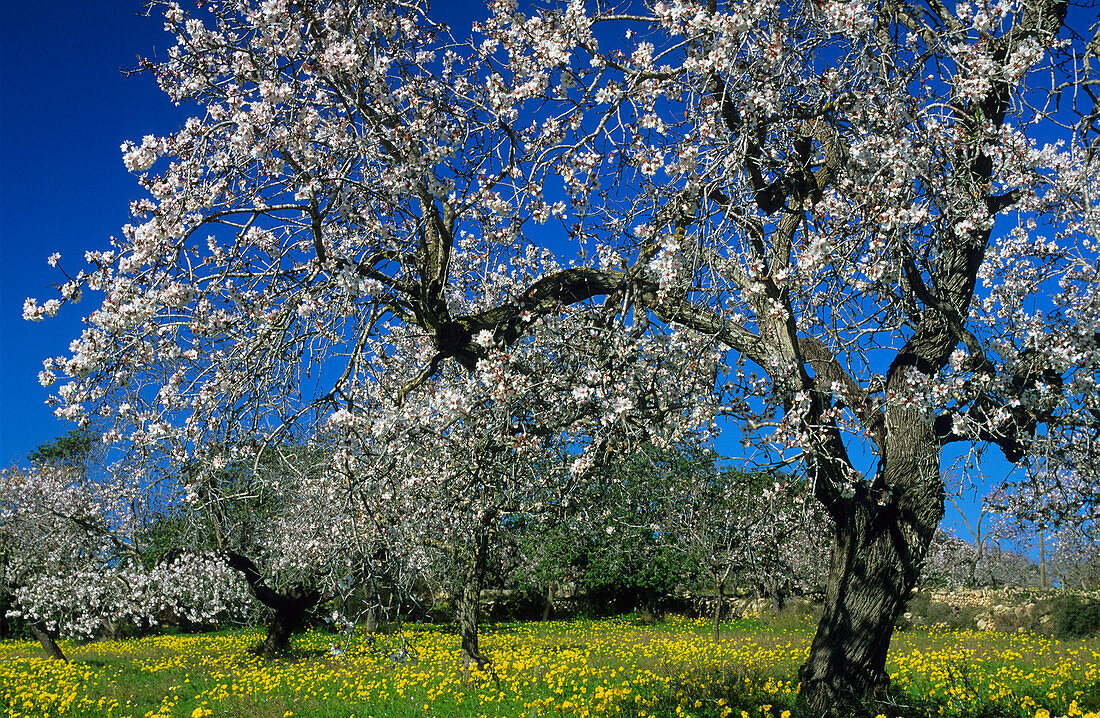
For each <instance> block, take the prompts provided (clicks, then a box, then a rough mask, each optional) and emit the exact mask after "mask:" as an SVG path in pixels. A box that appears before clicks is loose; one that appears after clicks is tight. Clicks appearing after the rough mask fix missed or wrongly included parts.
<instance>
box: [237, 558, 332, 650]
mask: <svg viewBox="0 0 1100 718" xmlns="http://www.w3.org/2000/svg"><path fill="white" fill-rule="evenodd" d="M226 558H227V563H228V564H229V566H230V567H231V568H233V569H236V570H237V571H240V572H241V574H242V575H243V576H244V579H245V580H246V581H247V582H248V586H249V588H250V589H252V593H253V595H254V596H256V600H258V601H259V602H260V603H262V604H263V605H265V606H267V607H268V608H270V609H271V611H272V617H271V620H270V622H268V625H267V636H266V637H265V638H264V642H263V644H262V645H261V647H260V654H261V655H262V656H264V657H265V658H275V657H278V656H283V655H286V654H287V653H288V652H289V650H290V638H291V636H293V635H294V634H296V633H298V632H300V631H301V630H302V629H303V628H304V627H305V623H306V619H307V618H308V617H309V612H310V611H312V610H313V609H314V608H316V607H317V605H318V604H320V603H321V602H322V595H321V592H320V591H318V590H316V589H314V588H310V587H308V586H306V585H305V584H303V583H296V584H293V585H291V586H289V587H288V588H287V589H286V590H284V591H282V592H280V591H276V590H275V589H273V588H271V587H270V586H268V585H267V581H266V579H265V578H264V577H263V576H262V575H261V574H260V571H259V569H258V568H257V566H256V564H255V563H254V562H253V561H252V559H250V558H248V557H247V556H242V555H240V554H236V553H230V554H228V555H227V557H226Z"/></svg>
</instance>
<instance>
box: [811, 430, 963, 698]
mask: <svg viewBox="0 0 1100 718" xmlns="http://www.w3.org/2000/svg"><path fill="white" fill-rule="evenodd" d="M891 413H894V414H896V415H894V416H888V418H887V423H888V430H890V429H893V431H890V440H889V441H888V444H887V450H886V451H885V452H884V453H885V456H884V461H883V466H882V470H883V474H882V476H880V477H878V479H879V480H876V482H875V484H874V487H881V486H883V485H885V486H887V487H891V489H892V495H891V496H890V497H889V498H885V499H884V497H883V496H882V494H881V493H878V492H877V491H876V490H875V489H872V490H871V491H867V490H859V491H857V493H856V495H855V496H854V497H852V498H850V499H844V500H842V501H839V502H837V503H836V504H834V505H833V506H832V507H830V510H831V513H832V514H833V518H834V519H835V521H836V527H835V531H834V535H833V542H832V555H831V558H830V565H829V578H828V583H827V586H826V591H825V606H824V613H823V615H822V617H821V622H820V623H819V624H818V628H817V633H816V635H815V636H814V640H813V643H812V644H811V647H810V655H809V657H808V658H807V659H806V662H805V663H804V664H803V665H802V667H801V668H800V670H799V678H800V679H801V681H802V688H801V693H802V695H803V696H804V697H805V699H806V700H807V701H808V702H809V703H810V705H811V706H812V708H813V710H814V713H815V714H817V715H824V714H827V713H832V714H834V715H850V714H858V713H859V712H860V710H859V709H860V706H861V705H862V704H865V703H866V702H867V700H868V699H870V698H872V697H874V696H876V695H878V694H880V693H881V692H882V691H883V690H884V689H885V688H886V687H887V686H888V685H889V676H888V675H887V673H886V652H887V649H889V647H890V638H891V636H892V634H893V632H894V623H895V621H896V620H897V618H898V616H900V615H901V613H902V612H903V611H904V610H905V603H906V601H907V600H908V598H909V596H910V594H911V592H912V590H913V587H914V586H915V585H916V582H917V578H918V576H919V574H920V565H921V562H922V561H923V559H924V555H925V552H926V551H927V549H928V546H929V544H930V543H931V541H932V536H933V534H934V532H935V530H936V527H937V526H938V525H939V523H940V520H941V519H942V518H943V515H944V493H943V485H942V483H941V481H940V477H939V445H938V443H937V442H936V441H935V439H934V437H932V436H931V433H930V427H929V426H928V424H927V422H925V421H923V420H922V417H920V416H919V414H917V412H916V410H910V411H905V410H900V411H897V412H891ZM891 420H893V421H891ZM891 423H893V424H894V426H893V427H890V426H889V425H890V424H891ZM880 502H881V505H880Z"/></svg>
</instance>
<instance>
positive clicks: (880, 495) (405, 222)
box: [24, 0, 1100, 709]
mask: <svg viewBox="0 0 1100 718" xmlns="http://www.w3.org/2000/svg"><path fill="white" fill-rule="evenodd" d="M160 7H161V8H162V9H163V11H164V17H165V24H166V28H167V29H168V31H169V32H171V33H172V34H173V35H174V36H175V41H176V44H175V46H174V47H173V48H172V50H171V51H170V52H169V53H168V55H167V57H166V58H165V59H164V60H163V61H152V60H149V61H145V63H144V67H145V68H146V69H148V71H149V72H151V73H153V74H154V75H155V77H156V78H157V80H158V82H159V83H160V84H161V86H162V87H163V88H164V90H165V92H166V93H167V94H168V96H169V98H170V99H171V100H172V101H174V102H177V103H183V104H186V105H187V106H189V107H192V108H194V113H195V114H194V116H193V117H192V118H191V119H189V120H188V121H187V122H186V123H184V125H183V127H182V128H181V129H180V130H179V131H178V132H176V133H173V134H171V135H168V136H165V137H155V136H152V135H150V136H146V137H145V138H143V139H142V140H141V142H140V143H138V142H132V143H127V144H126V145H124V147H123V153H124V156H123V159H124V162H125V163H126V165H127V167H128V168H129V169H130V170H131V171H132V172H133V173H134V174H135V176H136V177H137V178H138V181H139V182H140V184H141V186H142V187H143V188H144V189H145V190H146V191H147V192H148V197H143V198H142V199H139V200H137V201H135V202H134V203H133V204H132V206H131V210H132V213H133V216H134V222H133V224H130V225H127V226H126V227H124V228H123V231H122V234H121V235H120V236H119V237H117V238H114V239H113V240H112V246H111V248H110V249H109V250H105V251H92V252H89V253H88V255H87V258H88V268H87V269H86V270H84V271H82V272H80V273H79V274H78V275H76V276H74V277H72V278H71V279H70V280H69V281H67V282H65V283H64V284H63V285H62V286H61V288H60V289H61V298H60V299H50V300H48V301H46V302H43V303H41V304H39V303H38V302H36V301H35V300H28V301H27V303H26V304H25V306H24V315H25V316H27V317H28V318H29V319H40V318H43V317H44V316H48V315H51V314H54V313H56V311H58V309H59V308H60V306H61V304H62V303H65V302H72V301H76V300H77V299H79V297H80V296H81V295H82V293H83V291H84V290H93V291H96V292H101V293H102V295H103V302H102V304H101V305H100V306H99V307H98V308H97V309H95V310H94V311H92V313H91V314H90V315H89V316H88V327H87V329H86V330H85V331H84V334H83V335H82V336H81V337H80V338H79V339H78V340H77V341H76V342H75V343H74V344H73V350H72V354H71V355H70V356H67V357H56V358H53V359H49V360H47V361H46V365H45V367H44V371H43V373H42V375H41V377H40V378H41V380H42V381H43V383H45V384H52V383H54V382H55V381H57V380H61V381H62V384H61V386H60V387H59V389H58V394H57V402H58V413H59V414H60V415H61V416H63V417H66V418H70V419H74V420H77V421H89V420H91V418H92V417H98V419H99V420H107V421H108V422H109V423H110V424H111V427H110V428H109V429H108V430H107V431H106V432H105V437H106V438H107V439H108V440H109V441H119V442H123V443H124V444H125V445H127V446H129V447H132V455H134V456H137V455H145V452H150V451H152V452H156V453H157V454H158V455H161V456H165V457H168V458H169V460H171V461H174V462H176V464H178V465H182V464H183V463H185V462H188V461H193V460H194V458H195V457H196V456H201V457H203V465H204V466H210V467H212V468H213V469H216V468H218V466H219V464H221V465H223V466H224V465H225V464H227V463H229V462H234V461H240V460H245V461H247V460H250V459H251V460H253V461H254V462H255V461H256V457H258V456H260V455H262V447H263V446H265V445H267V446H271V445H274V444H277V443H280V442H286V441H291V440H293V441H303V442H308V441H312V440H314V439H315V438H318V437H321V436H324V437H326V438H325V439H324V441H326V442H329V443H330V445H332V446H339V447H340V449H339V450H336V451H334V452H333V453H332V456H333V460H332V466H333V471H332V473H330V474H328V475H326V476H327V478H326V479H325V480H328V481H344V482H348V484H349V485H376V486H377V485H382V484H387V485H389V486H391V487H393V489H396V490H397V491H396V493H394V494H393V495H395V496H396V495H403V496H412V495H420V496H431V497H434V499H433V500H432V501H430V502H428V501H426V502H424V503H423V504H422V505H423V506H424V507H425V512H424V515H435V516H438V517H442V518H443V519H444V521H443V523H444V524H446V525H450V526H458V523H457V518H456V517H459V516H462V517H465V520H467V521H472V522H473V523H472V524H467V526H474V525H477V524H478V522H481V523H482V524H484V521H485V519H486V516H487V515H488V514H487V513H486V510H490V509H489V507H491V506H493V505H495V504H494V503H493V502H494V501H496V498H497V497H499V496H501V495H509V496H513V497H516V498H517V500H537V497H535V493H536V491H535V489H536V487H537V486H538V484H539V481H538V480H537V477H534V476H532V475H531V474H530V473H529V472H525V471H524V470H523V469H522V468H521V467H524V466H531V465H534V464H535V463H537V459H536V457H538V456H541V455H552V456H563V455H571V456H573V457H574V458H573V460H572V466H571V471H568V472H562V473H560V474H556V475H555V476H554V479H555V481H559V482H560V483H559V484H558V486H557V487H555V490H557V489H558V488H563V489H565V490H568V488H569V486H570V485H571V482H574V483H575V482H577V481H583V480H584V478H585V477H586V476H587V475H588V474H589V472H590V471H591V469H592V467H593V466H596V465H598V464H600V463H601V462H606V461H608V460H611V457H613V456H614V452H615V451H616V447H620V446H631V445H634V444H636V443H637V442H639V441H641V440H645V441H649V442H652V443H653V444H654V445H658V446H660V445H668V444H669V443H670V442H674V441H676V440H678V439H679V438H681V437H683V436H684V435H685V433H686V432H690V431H693V430H702V431H705V432H710V433H712V434H713V433H716V432H718V431H720V430H721V431H736V432H737V433H738V435H739V438H743V439H744V441H745V442H746V444H747V445H748V446H750V447H752V448H753V449H754V450H755V451H756V452H757V453H756V455H757V457H758V458H760V457H762V460H765V461H768V462H771V463H774V464H784V465H788V466H797V469H798V471H799V472H800V475H801V476H803V477H804V479H805V480H806V482H807V483H808V486H809V487H810V489H811V490H812V492H813V494H814V496H816V498H817V499H818V500H819V501H820V503H821V504H822V506H823V507H824V509H825V510H826V511H827V512H828V513H829V514H830V516H831V518H832V520H833V522H834V525H835V527H836V528H835V531H834V539H833V544H832V549H831V550H832V559H831V562H830V574H829V579H828V588H827V591H826V607H825V613H824V616H823V618H822V623H821V625H820V628H819V632H818V634H817V636H816V638H815V640H814V644H813V647H812V649H811V654H810V657H809V659H808V660H807V662H806V664H805V665H804V666H803V669H802V674H801V679H802V686H803V691H804V693H805V695H806V696H807V698H808V700H810V701H811V702H812V703H813V704H814V705H815V706H816V707H818V708H822V709H824V708H826V707H829V706H832V705H835V704H838V703H839V704H843V703H845V702H847V701H851V700H859V699H860V698H862V697H864V696H866V695H868V694H870V693H871V692H873V691H875V690H879V689H881V688H882V687H883V686H885V684H886V683H887V682H888V677H887V675H886V673H885V670H884V665H885V655H886V647H887V646H888V643H889V636H890V632H891V630H892V626H893V624H894V620H895V619H896V617H897V616H898V615H899V614H900V612H901V611H902V610H903V608H904V601H905V598H906V597H907V596H908V593H909V591H910V590H911V588H912V587H913V585H914V584H915V582H916V581H917V577H918V575H919V570H920V565H921V561H922V559H923V557H924V555H925V553H926V551H927V549H928V546H929V544H930V542H931V541H932V539H933V536H934V534H935V530H936V527H937V525H938V524H939V522H940V520H941V518H942V517H943V513H944V509H943V501H944V487H943V480H942V478H941V475H940V465H939V464H940V457H941V452H942V450H943V448H944V447H945V446H946V445H947V444H950V443H956V442H969V443H971V444H983V443H989V444H992V445H995V446H997V447H998V448H999V450H1000V451H1002V452H1003V454H1004V456H1005V457H1006V458H1007V459H1008V460H1009V461H1012V462H1017V461H1026V460H1028V457H1029V456H1034V455H1039V454H1043V453H1044V452H1047V453H1049V451H1050V450H1051V449H1050V448H1049V447H1057V450H1058V451H1059V452H1061V453H1060V454H1059V455H1060V456H1061V457H1063V459H1064V464H1065V465H1066V467H1067V468H1066V470H1065V471H1064V472H1062V474H1059V475H1057V476H1055V479H1058V477H1059V476H1061V477H1062V479H1063V480H1064V483H1065V484H1066V486H1067V487H1068V486H1072V485H1073V484H1074V482H1077V483H1078V484H1079V485H1084V486H1086V487H1088V486H1095V483H1096V482H1095V471H1096V468H1095V467H1096V466H1097V465H1098V463H1097V462H1096V461H1095V450H1094V447H1095V441H1094V438H1095V432H1096V426H1097V421H1096V417H1097V412H1098V411H1100V406H1098V405H1097V402H1098V401H1100V399H1098V398H1097V397H1098V396H1100V395H1098V394H1097V392H1096V374H1097V371H1096V370H1097V364H1096V362H1097V357H1098V353H1097V340H1098V329H1100V315H1098V311H1097V310H1098V308H1100V300H1098V293H1097V283H1096V281H1095V277H1096V268H1097V252H1096V246H1097V245H1096V241H1097V237H1098V236H1100V233H1098V231H1097V230H1098V228H1100V227H1098V223H1097V219H1098V216H1100V215H1098V205H1097V199H1096V197H1097V182H1100V171H1098V167H1097V162H1098V159H1097V153H1096V149H1097V147H1098V142H1100V140H1098V135H1097V132H1096V130H1097V126H1096V123H1097V121H1098V114H1097V110H1096V106H1095V104H1094V103H1091V101H1090V100H1086V99H1085V98H1088V97H1091V96H1093V95H1094V94H1095V85H1096V79H1095V70H1096V65H1097V56H1096V53H1097V48H1098V47H1100V45H1098V41H1097V40H1096V39H1095V38H1093V37H1083V36H1080V35H1079V34H1077V33H1075V32H1074V31H1073V29H1072V27H1071V25H1070V24H1069V23H1067V21H1066V18H1067V13H1068V12H1070V10H1071V8H1070V6H1069V4H1068V3H1066V2H1064V1H1063V0H1027V1H1026V2H1020V1H1016V0H1003V1H997V2H993V1H985V0H983V1H981V2H972V3H961V4H960V5H959V6H958V7H957V8H955V9H954V10H951V9H949V8H947V7H946V6H944V5H943V4H942V3H940V2H938V1H937V0H924V1H920V2H918V1H913V2H910V1H909V0H880V1H879V2H875V3H864V2H841V1H839V0H825V1H824V2H811V3H803V2H798V1H790V2H788V1H787V0H767V1H764V2H760V1H758V0H752V1H749V0H745V1H737V0H734V1H732V2H723V3H718V2H715V1H714V0H710V1H709V2H706V3H695V2H685V1H678V0H672V1H667V2H666V1H662V2H652V3H639V4H637V6H634V5H631V6H629V7H624V8H612V7H610V6H604V5H602V4H600V5H597V6H595V7H588V6H586V5H585V4H584V3H582V2H580V1H579V0H574V1H573V2H569V3H567V4H561V5H554V6H552V7H549V8H547V9H535V10H530V11H528V10H521V9H520V8H518V7H517V5H516V4H515V3H514V2H508V1H507V0H501V1H499V2H494V3H492V4H491V5H490V7H489V8H488V10H487V12H486V17H485V18H484V19H483V20H482V21H481V22H479V23H478V24H476V25H475V27H474V29H473V32H472V33H470V34H466V33H465V32H462V31H460V32H457V33H452V31H451V30H450V29H449V28H447V27H445V26H444V25H442V24H440V23H438V22H436V21H434V20H433V19H432V15H431V13H430V11H429V8H428V7H427V6H426V4H422V3H419V2H408V3H381V2H366V3H348V2H343V1H342V0H328V1H321V0H318V1H317V2H295V3H291V2H288V1H287V0H266V1H265V2H262V3H259V4H253V3H251V2H246V1H245V0H240V1H239V2H232V1H226V2H214V3H208V4H206V5H205V6H204V11H203V12H201V13H196V14H194V15H190V14H188V13H187V12H186V11H185V10H184V9H183V8H182V7H181V6H179V5H177V4H175V3H165V4H163V5H162V6H160ZM206 10H209V12H207V11H206ZM1090 22H1091V20H1090ZM1094 31H1095V28H1093V29H1091V30H1090V32H1094ZM1090 93H1091V94H1090ZM733 427H737V428H736V429H735V428H733ZM573 448H577V449H579V451H578V452H576V453H572V454H571V451H572V449H573ZM865 457H871V458H865ZM490 477H492V482H491V481H489V478H490ZM493 482H496V483H493ZM489 486H492V487H493V488H492V489H488V487H489ZM545 488H546V487H543V490H545ZM1076 495H1077V496H1078V498H1079V502H1078V506H1080V507H1092V506H1094V505H1095V499H1096V494H1095V492H1092V493H1088V492H1087V491H1086V492H1083V493H1082V492H1076ZM520 497H527V498H520ZM479 507H480V508H479ZM456 508H461V509H462V511H459V512H456V511H455V509H456ZM467 509H469V510H467ZM492 510H495V509H492ZM1082 510H1091V509H1082ZM470 530H473V529H470ZM475 553H476V552H475ZM476 564H477V561H476V560H475V561H474V565H476Z"/></svg>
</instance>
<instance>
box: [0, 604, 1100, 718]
mask: <svg viewBox="0 0 1100 718" xmlns="http://www.w3.org/2000/svg"><path fill="white" fill-rule="evenodd" d="M708 629H709V626H708V625H707V624H706V622H704V621H697V620H687V619H672V620H669V621H667V622H665V623H662V624H659V625H657V626H638V625H635V624H634V623H632V622H631V621H630V620H628V619H610V620H600V621H591V620H578V621H569V622H548V623H508V624H497V625H495V626H491V627H490V628H489V629H488V630H487V631H486V633H485V636H484V639H483V640H484V647H485V649H486V650H487V651H488V653H489V654H490V655H491V656H492V657H493V659H494V661H495V675H487V674H483V673H478V674H476V675H466V674H464V672H463V671H462V669H461V667H460V665H459V663H458V659H457V656H458V637H457V635H456V634H455V633H454V632H453V631H452V630H450V629H448V628H440V627H435V626H408V627H406V630H405V631H404V632H403V633H402V634H400V635H392V636H383V637H376V638H375V639H374V640H373V641H368V640H364V639H362V638H356V639H355V640H353V641H352V642H351V643H350V645H347V644H345V642H344V640H343V638H342V637H341V636H338V635H333V634H326V633H321V632H310V633H307V634H306V635H305V636H303V637H300V638H299V640H298V642H297V644H296V646H297V656H296V657H295V658H294V659H293V660H285V661H266V660H263V659H261V658H258V657H257V656H256V655H254V654H253V653H251V652H250V651H249V648H250V647H251V646H253V645H254V644H256V643H257V642H258V641H260V640H261V639H262V635H261V634H260V633H257V632H255V631H237V632H231V633H222V634H207V635H186V636H185V635H171V636H168V635H166V636H156V637H149V638H142V639H136V640H127V641H104V642H98V643H91V644H85V645H76V644H68V645H65V644H63V647H64V649H65V651H66V653H67V655H68V656H69V658H70V661H71V662H70V663H69V664H63V663H60V662H56V661H50V660H48V659H45V658H43V657H41V654H40V651H39V650H37V646H36V644H32V643H28V642H13V641H7V642H0V709H2V710H3V711H4V715H6V716H9V717H10V718H23V717H28V718H29V717H31V716H33V717H35V718H37V717H39V716H110V717H112V718H115V717H122V716H132V717H133V718H159V717H161V716H176V717H181V716H182V717H184V718H203V717H204V716H242V717H249V718H251V717H256V718H268V717H271V716H274V717H276V718H282V717H288V718H289V716H315V717H322V716H323V717H326V718H329V717H331V718H338V717H339V718H346V717H348V716H353V717H356V718H358V717H367V716H371V717H374V718H389V717H391V716H417V717H419V716H440V717H444V718H452V717H453V718H498V717H504V716H509V717H510V716H515V717H517V718H537V717H538V716H579V717H581V718H589V717H590V716H599V715H609V716H622V717H625V716H631V717H635V718H647V717H648V716H670V717H671V716H676V717H677V718H682V717H684V716H691V717H693V718H711V717H719V718H729V717H732V718H746V717H751V718H799V717H800V716H802V715H804V713H803V712H802V709H801V707H800V706H798V705H797V704H796V702H795V695H796V691H797V687H798V686H797V681H796V679H795V677H794V676H795V670H796V668H797V666H798V664H799V663H800V662H801V661H802V660H803V658H804V657H805V655H806V652H807V650H808V647H809V641H810V637H811V635H812V632H811V629H810V627H809V626H808V625H801V624H797V623H788V624H780V623H773V624H770V625H765V624H761V623H759V622H756V621H751V620H742V621H735V622H732V623H728V624H725V625H724V632H723V640H722V641H721V643H719V644H715V643H713V642H712V641H711V640H710V637H709V635H708ZM345 645H346V648H347V650H346V651H345V650H343V648H344V647H345ZM888 665H889V670H890V672H891V675H892V678H893V681H894V688H895V690H894V691H893V693H892V697H891V698H890V699H889V700H888V701H887V702H884V703H882V704H880V705H879V706H878V707H877V709H876V712H878V713H880V714H881V715H884V716H889V717H890V718H894V717H895V716H906V717H908V716H921V715H936V716H939V715H946V716H990V717H994V716H1011V717H1017V716H1025V717H1027V718H1047V717H1051V718H1053V717H1057V716H1097V718H1100V643H1097V642H1096V641H1072V642H1058V641H1054V640H1050V639H1045V638H1042V637H1038V636H1034V635H1030V634H1028V635H1025V634H980V633H974V632H932V633H926V632H906V633H899V634H897V635H896V636H895V637H894V641H893V645H892V647H891V651H890V661H889V664H888Z"/></svg>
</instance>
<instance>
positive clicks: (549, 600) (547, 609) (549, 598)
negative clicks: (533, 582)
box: [542, 581, 554, 621]
mask: <svg viewBox="0 0 1100 718" xmlns="http://www.w3.org/2000/svg"><path fill="white" fill-rule="evenodd" d="M553 610H554V583H553V581H547V582H546V604H545V605H544V606H543V607H542V620H544V621H549V620H550V614H551V612H552V611H553Z"/></svg>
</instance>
